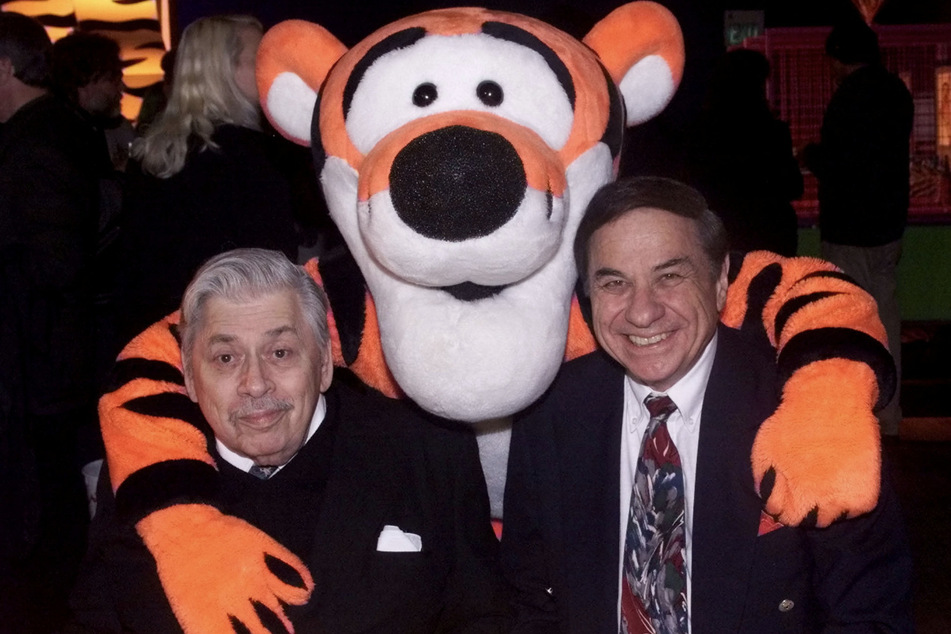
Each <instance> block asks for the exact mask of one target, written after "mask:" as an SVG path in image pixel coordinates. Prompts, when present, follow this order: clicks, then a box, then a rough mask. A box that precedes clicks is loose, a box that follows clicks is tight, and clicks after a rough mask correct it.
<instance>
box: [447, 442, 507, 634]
mask: <svg viewBox="0 0 951 634" xmlns="http://www.w3.org/2000/svg"><path fill="white" fill-rule="evenodd" d="M457 436H458V440H457V441H456V442H455V445H454V447H453V449H454V451H451V452H446V453H447V455H446V461H445V468H446V469H447V470H448V471H449V473H452V474H453V475H452V477H453V479H454V486H453V493H452V495H453V509H454V513H455V533H456V534H455V540H454V541H455V559H456V563H455V565H454V567H453V572H452V573H451V578H450V580H449V583H448V584H447V589H446V597H445V606H446V609H445V612H444V615H443V618H442V620H441V624H440V628H439V631H440V632H466V633H473V634H474V633H477V632H478V633H481V632H485V633H490V632H507V631H509V629H510V626H511V620H510V617H509V612H508V605H507V601H506V595H505V591H504V585H503V581H502V575H501V570H500V567H499V542H498V539H496V536H495V533H494V532H493V530H492V525H491V521H490V518H491V513H490V511H489V496H488V492H487V491H486V485H485V477H484V475H483V473H482V465H481V463H480V462H479V452H478V447H477V445H476V440H475V436H474V435H472V434H470V433H468V432H467V431H466V432H461V433H459V434H458V435H457Z"/></svg>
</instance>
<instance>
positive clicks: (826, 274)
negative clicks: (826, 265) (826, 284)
mask: <svg viewBox="0 0 951 634" xmlns="http://www.w3.org/2000/svg"><path fill="white" fill-rule="evenodd" d="M817 277H821V278H831V279H835V280H842V281H843V282H848V283H849V284H854V285H855V286H859V283H858V282H856V281H855V280H854V279H852V278H851V277H850V276H849V275H848V274H847V273H843V272H842V271H813V272H812V273H808V274H806V275H803V276H802V279H803V280H811V279H813V278H817Z"/></svg>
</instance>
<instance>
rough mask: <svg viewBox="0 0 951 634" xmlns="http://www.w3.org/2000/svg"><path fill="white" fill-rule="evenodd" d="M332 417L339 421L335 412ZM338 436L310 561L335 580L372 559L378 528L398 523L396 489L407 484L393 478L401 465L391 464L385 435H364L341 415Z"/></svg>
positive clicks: (355, 422) (368, 432) (390, 443)
mask: <svg viewBox="0 0 951 634" xmlns="http://www.w3.org/2000/svg"><path fill="white" fill-rule="evenodd" d="M337 401H338V403H339V399H337ZM333 413H334V415H336V416H340V413H339V406H338V407H336V408H334V412H333ZM329 414H330V410H329V409H328V415H329ZM337 433H338V437H337V440H336V442H335V443H334V455H333V469H332V470H331V476H330V479H329V481H328V482H327V490H326V493H325V495H324V501H323V505H322V508H321V512H320V519H319V521H318V526H317V533H316V534H317V535H318V538H317V540H316V541H315V543H314V553H313V561H314V562H317V563H318V565H319V566H321V567H322V568H325V569H328V570H329V569H332V570H333V571H334V574H335V575H347V574H350V573H352V572H353V571H356V570H361V569H362V566H361V565H360V562H362V561H364V560H365V559H366V558H367V557H370V556H372V555H374V553H375V551H376V540H377V537H378V536H379V534H380V531H381V530H382V529H383V525H384V524H386V523H394V522H398V521H399V519H400V514H401V510H402V509H400V508H397V505H398V501H399V500H401V499H402V496H401V495H400V492H399V490H398V486H399V483H401V482H403V483H406V482H408V480H407V479H406V477H405V476H404V474H395V473H392V469H393V468H394V466H395V465H399V464H401V462H400V461H398V460H393V452H394V451H396V450H397V448H396V447H395V446H394V443H393V441H392V438H391V437H390V434H389V432H388V430H386V429H373V430H368V429H366V428H365V427H364V426H363V425H362V421H358V420H350V419H349V417H347V416H346V415H344V418H343V420H340V421H339V427H338V432H337Z"/></svg>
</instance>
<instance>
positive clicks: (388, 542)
mask: <svg viewBox="0 0 951 634" xmlns="http://www.w3.org/2000/svg"><path fill="white" fill-rule="evenodd" d="M422 549H423V540H422V539H420V537H419V535H416V534H414V533H404V532H403V531H401V530H400V527H399V526H392V525H390V524H387V525H386V526H384V527H383V530H382V531H380V536H379V537H378V538H377V540H376V550H377V552H382V553H418V552H420V551H421V550H422Z"/></svg>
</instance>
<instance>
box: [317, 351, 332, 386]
mask: <svg viewBox="0 0 951 634" xmlns="http://www.w3.org/2000/svg"><path fill="white" fill-rule="evenodd" d="M320 348H321V349H320V368H319V372H320V393H321V394H323V393H324V392H326V391H327V388H329V387H330V382H331V381H332V380H333V377H334V357H333V353H332V352H331V349H330V343H329V342H328V343H327V344H325V345H323V346H320Z"/></svg>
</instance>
